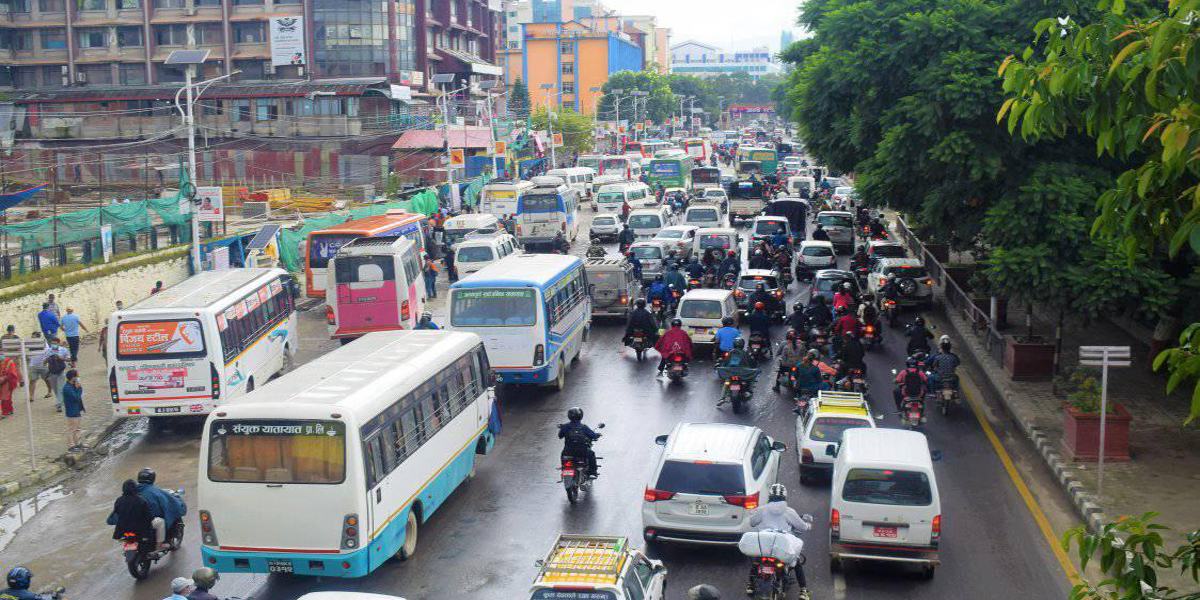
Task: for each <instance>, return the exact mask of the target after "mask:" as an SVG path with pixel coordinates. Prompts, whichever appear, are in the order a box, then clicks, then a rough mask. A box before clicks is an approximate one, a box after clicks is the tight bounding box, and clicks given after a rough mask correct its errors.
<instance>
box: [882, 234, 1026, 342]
mask: <svg viewBox="0 0 1200 600" xmlns="http://www.w3.org/2000/svg"><path fill="white" fill-rule="evenodd" d="M896 226H897V228H898V229H899V232H900V237H901V238H902V240H903V243H904V245H905V246H906V247H907V248H908V250H909V252H912V253H913V254H916V255H917V256H918V257H920V259H921V262H922V263H923V264H924V265H925V269H926V270H927V271H929V276H930V277H932V278H933V279H934V280H935V281H937V283H938V286H937V287H938V289H940V290H941V291H942V292H941V293H942V303H943V305H944V306H945V307H946V311H947V312H949V311H950V310H956V311H958V313H959V315H960V316H961V317H962V318H963V320H965V321H966V322H967V323H968V324H970V326H971V333H972V334H974V335H975V336H976V337H978V338H979V339H980V341H981V342H982V343H983V347H984V348H985V349H986V350H987V352H988V354H989V355H990V356H991V357H992V359H993V360H995V361H996V364H997V365H1001V366H1003V365H1004V347H1005V341H1004V335H1003V334H1001V333H1000V331H999V330H997V329H996V326H995V323H993V322H992V318H991V316H990V315H989V313H988V311H985V310H983V309H982V308H979V306H977V305H976V304H975V302H974V301H972V300H971V297H970V296H969V295H967V293H966V292H965V291H963V289H962V287H960V286H959V285H958V282H957V281H955V280H954V278H953V277H951V276H950V275H949V274H948V273H947V272H946V268H945V267H944V266H942V263H941V262H939V261H938V260H937V259H936V258H934V257H933V254H931V253H930V252H929V250H928V249H926V248H925V244H922V243H921V240H920V238H918V237H917V236H916V234H914V233H913V232H912V230H911V229H909V227H908V223H906V222H905V221H904V218H903V217H900V216H897V217H896Z"/></svg>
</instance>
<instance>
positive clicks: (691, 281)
mask: <svg viewBox="0 0 1200 600" xmlns="http://www.w3.org/2000/svg"><path fill="white" fill-rule="evenodd" d="M687 289H688V291H689V292H690V291H692V290H698V289H700V278H699V277H688V280H687Z"/></svg>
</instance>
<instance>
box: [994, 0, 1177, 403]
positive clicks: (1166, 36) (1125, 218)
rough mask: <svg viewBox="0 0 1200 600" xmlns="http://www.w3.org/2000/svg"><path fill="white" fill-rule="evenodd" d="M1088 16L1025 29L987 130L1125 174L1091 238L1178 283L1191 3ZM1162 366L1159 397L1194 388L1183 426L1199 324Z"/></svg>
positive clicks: (1105, 200) (1102, 207) (1160, 360)
mask: <svg viewBox="0 0 1200 600" xmlns="http://www.w3.org/2000/svg"><path fill="white" fill-rule="evenodd" d="M1099 8H1100V9H1101V10H1103V11H1104V12H1103V13H1102V14H1101V15H1100V16H1099V17H1098V18H1095V19H1093V20H1091V21H1080V20H1078V19H1075V18H1071V19H1058V18H1049V17H1048V18H1045V19H1042V20H1040V21H1039V22H1038V23H1037V24H1036V25H1035V27H1034V34H1035V38H1034V41H1033V45H1031V46H1029V47H1026V48H1025V49H1024V50H1014V51H1013V53H1012V54H1011V55H1010V56H1009V57H1008V58H1007V59H1005V60H1004V61H1003V62H1002V63H1001V65H1000V67H999V73H1000V74H1001V75H1002V76H1003V77H1004V90H1005V92H1007V94H1008V99H1007V100H1005V102H1004V104H1003V106H1002V107H1001V108H1000V110H999V111H998V112H997V117H996V119H997V121H1002V122H1004V123H1005V124H1006V125H1007V127H1008V129H1009V131H1011V132H1013V133H1014V134H1015V133H1016V132H1018V131H1019V133H1020V136H1021V137H1022V138H1024V139H1028V140H1038V139H1043V140H1044V139H1061V138H1063V137H1065V136H1070V135H1077V134H1083V135H1087V136H1089V137H1091V138H1092V139H1093V140H1094V144H1095V152H1096V154H1098V155H1100V156H1101V157H1105V158H1109V159H1112V160H1114V161H1118V162H1120V163H1122V164H1123V165H1124V166H1125V167H1126V168H1125V170H1124V171H1123V172H1121V173H1120V174H1119V175H1118V176H1117V177H1116V179H1115V182H1114V183H1113V184H1112V185H1110V186H1108V187H1107V189H1106V190H1105V191H1104V193H1103V194H1101V195H1100V196H1099V201H1098V205H1097V207H1098V212H1097V215H1096V219H1095V221H1094V223H1093V225H1092V230H1093V232H1094V233H1097V234H1099V235H1100V236H1103V237H1105V238H1107V239H1110V240H1113V241H1114V243H1116V244H1118V245H1119V247H1120V248H1121V249H1122V250H1123V252H1124V254H1125V256H1126V257H1127V258H1128V260H1129V261H1131V262H1136V261H1138V260H1142V259H1143V257H1146V256H1154V255H1158V254H1161V253H1164V252H1165V253H1166V254H1168V255H1170V256H1171V257H1173V258H1174V262H1175V263H1176V264H1178V263H1180V262H1184V263H1185V264H1186V265H1187V268H1186V270H1185V274H1186V272H1188V271H1194V265H1195V264H1196V260H1197V257H1198V256H1200V185H1198V184H1200V99H1198V97H1197V95H1198V94H1200V43H1197V42H1198V37H1200V28H1198V27H1197V21H1196V14H1198V13H1200V0H1171V1H1170V2H1169V3H1168V4H1167V6H1166V7H1165V8H1164V7H1163V6H1162V4H1161V3H1153V4H1146V5H1132V4H1131V5H1129V6H1127V5H1126V3H1125V2H1124V1H1123V0H1111V3H1110V0H1102V1H1101V4H1100V6H1099ZM1075 12H1076V11H1075V10H1067V11H1066V12H1065V14H1075ZM1018 52H1019V55H1018ZM1185 249H1187V252H1186V253H1185V252H1183V251H1184V250H1185ZM1181 254H1186V255H1187V256H1186V257H1182V256H1181ZM1192 309H1193V310H1195V306H1192ZM1164 364H1165V365H1167V366H1168V367H1169V368H1170V369H1171V371H1172V375H1171V378H1170V379H1169V380H1168V383H1167V388H1168V391H1170V390H1173V389H1174V388H1175V387H1176V386H1177V385H1179V384H1180V383H1182V382H1184V381H1193V382H1195V388H1194V390H1193V394H1192V405H1191V415H1190V417H1189V419H1188V420H1189V421H1191V420H1192V419H1195V418H1196V417H1198V416H1200V325H1197V324H1193V325H1192V326H1191V327H1188V328H1187V329H1186V330H1185V331H1184V333H1183V335H1182V336H1181V338H1180V347H1179V348H1175V349H1172V350H1168V351H1166V352H1164V353H1163V354H1160V355H1159V356H1158V357H1157V359H1156V361H1155V365H1156V368H1157V367H1161V366H1162V365H1164Z"/></svg>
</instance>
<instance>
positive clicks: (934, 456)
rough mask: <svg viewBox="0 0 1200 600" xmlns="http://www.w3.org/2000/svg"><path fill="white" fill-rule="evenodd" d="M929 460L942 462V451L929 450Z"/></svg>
mask: <svg viewBox="0 0 1200 600" xmlns="http://www.w3.org/2000/svg"><path fill="white" fill-rule="evenodd" d="M929 459H930V460H942V451H941V450H930V451H929Z"/></svg>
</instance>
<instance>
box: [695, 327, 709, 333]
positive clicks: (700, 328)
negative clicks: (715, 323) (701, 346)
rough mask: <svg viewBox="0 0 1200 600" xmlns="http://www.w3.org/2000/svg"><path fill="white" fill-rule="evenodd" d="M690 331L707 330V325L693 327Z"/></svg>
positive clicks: (700, 331)
mask: <svg viewBox="0 0 1200 600" xmlns="http://www.w3.org/2000/svg"><path fill="white" fill-rule="evenodd" d="M692 331H695V332H696V333H702V332H705V331H708V327H693V328H692Z"/></svg>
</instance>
